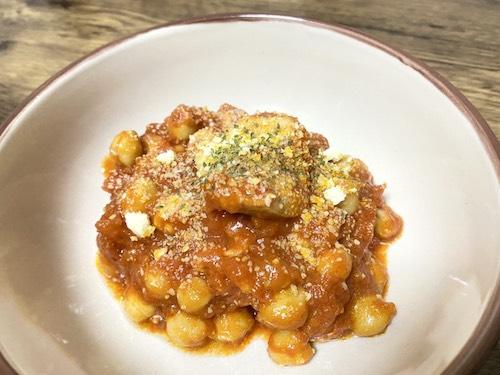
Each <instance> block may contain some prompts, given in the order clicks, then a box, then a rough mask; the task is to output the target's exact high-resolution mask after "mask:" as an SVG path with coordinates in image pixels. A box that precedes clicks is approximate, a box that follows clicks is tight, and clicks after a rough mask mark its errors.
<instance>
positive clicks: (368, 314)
mask: <svg viewBox="0 0 500 375" xmlns="http://www.w3.org/2000/svg"><path fill="white" fill-rule="evenodd" d="M351 314H352V315H351V317H352V330H353V332H354V333H355V334H356V335H357V336H374V335H378V334H380V333H382V332H384V331H385V329H386V328H387V326H388V325H389V323H390V322H391V320H392V318H393V317H394V315H395V314H396V307H395V306H394V304H393V303H390V302H385V301H384V300H382V299H381V298H379V297H377V296H374V295H368V296H361V297H358V298H357V299H356V300H355V302H354V306H353V309H352V312H351Z"/></svg>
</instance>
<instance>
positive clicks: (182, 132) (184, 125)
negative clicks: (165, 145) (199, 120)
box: [166, 105, 198, 143]
mask: <svg viewBox="0 0 500 375" xmlns="http://www.w3.org/2000/svg"><path fill="white" fill-rule="evenodd" d="M166 124H167V129H168V134H169V135H170V138H171V139H172V140H173V141H174V142H176V143H182V142H184V141H187V140H188V138H189V136H190V135H191V134H193V133H194V132H196V131H197V130H198V126H197V124H196V122H195V120H194V117H193V114H192V112H191V110H190V109H189V107H186V106H184V105H180V106H178V107H177V108H175V109H174V110H173V112H172V113H171V114H170V116H169V117H168V118H167V120H166Z"/></svg>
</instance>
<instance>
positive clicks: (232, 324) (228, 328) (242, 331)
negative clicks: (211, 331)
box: [214, 309, 254, 342]
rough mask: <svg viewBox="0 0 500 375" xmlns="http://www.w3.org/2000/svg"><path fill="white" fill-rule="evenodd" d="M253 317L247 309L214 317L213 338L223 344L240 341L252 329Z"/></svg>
mask: <svg viewBox="0 0 500 375" xmlns="http://www.w3.org/2000/svg"><path fill="white" fill-rule="evenodd" d="M253 323H254V319H253V316H252V315H251V314H250V313H249V312H248V310H247V309H239V310H235V311H231V312H226V313H222V314H220V315H218V316H216V317H215V319H214V325H215V338H216V339H217V340H219V341H224V342H237V341H241V340H242V339H243V338H244V337H245V336H246V334H247V333H248V332H249V331H250V330H251V329H252V326H253Z"/></svg>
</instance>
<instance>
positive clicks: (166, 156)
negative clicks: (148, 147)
mask: <svg viewBox="0 0 500 375" xmlns="http://www.w3.org/2000/svg"><path fill="white" fill-rule="evenodd" d="M156 160H158V161H159V162H160V163H163V164H170V163H172V162H173V161H174V160H175V152H173V151H172V150H167V151H165V152H162V153H161V154H158V155H157V156H156Z"/></svg>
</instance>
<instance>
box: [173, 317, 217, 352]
mask: <svg viewBox="0 0 500 375" xmlns="http://www.w3.org/2000/svg"><path fill="white" fill-rule="evenodd" d="M208 333H209V327H208V324H207V322H206V321H205V320H203V319H201V318H198V317H196V316H192V315H189V314H186V313H185V312H182V311H179V312H178V313H177V314H175V315H172V316H169V317H168V318H167V335H168V337H169V338H170V340H172V342H173V343H174V344H175V345H177V346H180V347H183V348H194V347H197V346H201V345H203V344H204V343H205V340H206V338H207V336H208Z"/></svg>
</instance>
